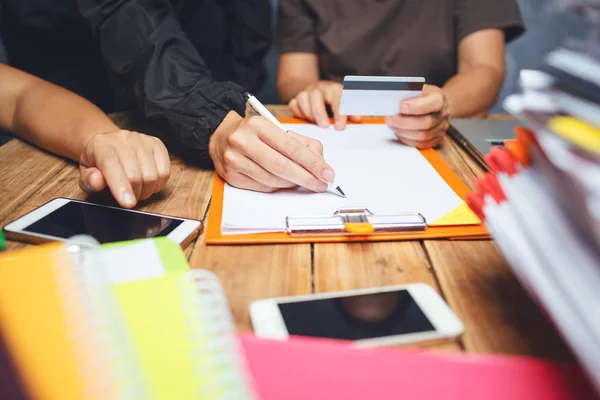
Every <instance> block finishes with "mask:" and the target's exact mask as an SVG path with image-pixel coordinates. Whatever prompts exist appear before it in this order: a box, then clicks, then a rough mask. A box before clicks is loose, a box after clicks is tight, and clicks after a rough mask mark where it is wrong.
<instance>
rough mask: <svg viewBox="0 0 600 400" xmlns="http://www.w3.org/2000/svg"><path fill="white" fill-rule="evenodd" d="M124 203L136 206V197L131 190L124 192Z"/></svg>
mask: <svg viewBox="0 0 600 400" xmlns="http://www.w3.org/2000/svg"><path fill="white" fill-rule="evenodd" d="M122 198H123V203H125V204H127V205H131V206H133V205H134V204H135V196H134V195H133V193H131V192H130V191H129V190H125V191H123V197H122Z"/></svg>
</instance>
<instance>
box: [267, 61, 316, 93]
mask: <svg viewBox="0 0 600 400" xmlns="http://www.w3.org/2000/svg"><path fill="white" fill-rule="evenodd" d="M318 81H319V58H318V56H317V55H316V54H315V53H285V54H282V55H281V56H280V57H279V71H278V73H277V89H278V91H279V98H280V99H281V101H283V102H285V103H288V102H289V101H290V100H292V99H293V98H294V97H296V96H297V95H298V93H300V92H301V91H303V90H304V89H306V88H307V87H308V86H310V85H314V84H315V83H317V82H318Z"/></svg>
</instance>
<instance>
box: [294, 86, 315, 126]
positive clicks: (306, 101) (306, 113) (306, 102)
mask: <svg viewBox="0 0 600 400" xmlns="http://www.w3.org/2000/svg"><path fill="white" fill-rule="evenodd" d="M296 101H297V102H298V107H299V108H300V112H301V113H302V116H303V118H305V119H307V120H309V121H310V122H315V118H314V117H313V115H312V112H311V108H310V98H309V97H308V93H307V92H300V93H299V94H298V96H296Z"/></svg>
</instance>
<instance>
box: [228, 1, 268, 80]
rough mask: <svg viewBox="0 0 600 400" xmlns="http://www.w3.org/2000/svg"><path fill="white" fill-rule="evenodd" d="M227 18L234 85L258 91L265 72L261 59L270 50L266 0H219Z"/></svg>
mask: <svg viewBox="0 0 600 400" xmlns="http://www.w3.org/2000/svg"><path fill="white" fill-rule="evenodd" d="M221 2H222V4H223V6H224V7H225V12H226V14H227V15H228V17H229V18H228V21H227V24H228V27H229V46H230V47H231V50H232V54H233V72H234V74H235V77H236V82H238V83H239V84H240V85H242V86H243V87H244V88H246V89H247V90H250V91H256V90H258V89H259V88H260V87H261V86H262V84H263V83H264V81H265V78H266V75H267V72H266V69H265V65H264V59H265V56H266V55H267V53H268V52H269V50H270V49H271V44H272V43H271V42H272V36H273V28H272V23H271V5H270V3H269V0H221Z"/></svg>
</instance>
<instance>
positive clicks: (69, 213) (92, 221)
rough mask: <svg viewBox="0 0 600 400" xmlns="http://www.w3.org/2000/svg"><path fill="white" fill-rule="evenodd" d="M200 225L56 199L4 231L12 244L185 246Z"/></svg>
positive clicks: (121, 209)
mask: <svg viewBox="0 0 600 400" xmlns="http://www.w3.org/2000/svg"><path fill="white" fill-rule="evenodd" d="M202 229H203V225H202V222H200V221H196V220H192V219H184V218H176V217H169V216H166V215H160V214H152V213H148V212H142V211H134V210H127V209H124V208H117V207H109V206H103V205H99V204H93V203H88V202H85V201H79V200H72V199H64V198H57V199H54V200H52V201H50V202H48V203H46V204H44V205H43V206H41V207H39V208H37V209H35V210H33V211H32V212H30V213H29V214H26V215H24V216H22V217H21V218H19V219H17V220H15V221H13V222H11V223H10V224H8V225H6V226H5V227H4V231H5V232H6V236H7V238H9V239H13V240H22V241H26V242H32V243H41V242H48V241H55V240H67V239H69V238H71V237H73V236H76V235H89V236H92V237H93V238H95V239H96V240H97V241H98V242H100V243H112V242H120V241H124V240H133V239H142V238H151V237H157V236H166V237H167V238H169V239H171V240H173V241H175V242H177V243H179V244H180V245H181V246H182V247H185V246H187V245H188V244H189V243H190V242H191V241H192V240H193V239H194V238H195V237H196V236H198V234H199V233H200V232H201V231H202Z"/></svg>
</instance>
